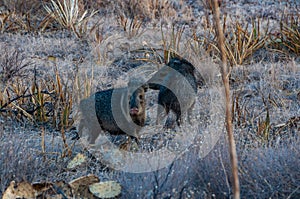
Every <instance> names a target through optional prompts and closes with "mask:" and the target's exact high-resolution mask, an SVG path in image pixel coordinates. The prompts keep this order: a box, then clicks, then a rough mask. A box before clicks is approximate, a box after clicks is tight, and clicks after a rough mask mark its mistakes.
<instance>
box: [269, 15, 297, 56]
mask: <svg viewBox="0 0 300 199" xmlns="http://www.w3.org/2000/svg"><path fill="white" fill-rule="evenodd" d="M299 21H300V15H296V16H294V15H291V16H286V17H283V18H282V19H281V22H280V32H279V34H277V35H275V37H274V38H273V42H272V44H273V47H274V48H275V49H277V50H279V51H281V52H283V53H285V52H287V53H288V52H292V53H295V54H296V55H300V23H299Z"/></svg>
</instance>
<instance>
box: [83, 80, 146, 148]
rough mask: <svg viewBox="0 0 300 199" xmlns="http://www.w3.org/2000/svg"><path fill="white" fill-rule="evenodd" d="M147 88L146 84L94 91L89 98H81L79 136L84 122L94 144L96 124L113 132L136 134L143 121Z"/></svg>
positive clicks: (89, 138)
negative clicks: (81, 116) (81, 115)
mask: <svg viewBox="0 0 300 199" xmlns="http://www.w3.org/2000/svg"><path fill="white" fill-rule="evenodd" d="M146 89H147V88H146V87H145V86H140V87H138V88H136V87H135V86H130V88H129V87H126V88H116V89H109V90H104V91H99V92H96V93H95V94H94V95H93V96H91V97H90V98H88V99H85V100H82V101H81V103H80V109H81V112H82V114H83V118H82V121H81V122H80V125H79V133H80V136H81V135H82V129H83V126H84V125H85V126H87V127H88V128H89V136H88V141H89V143H94V142H95V140H96V139H97V137H98V135H99V133H100V132H99V129H100V128H99V127H101V129H102V130H104V131H108V132H109V133H111V134H113V135H120V134H128V135H130V136H131V137H138V135H137V133H138V131H139V130H140V129H141V127H143V126H144V124H145V117H146V113H145V103H146V102H145V91H146ZM90 107H93V108H94V110H92V108H90ZM91 111H93V112H91ZM96 118H97V119H96ZM99 124H100V126H99Z"/></svg>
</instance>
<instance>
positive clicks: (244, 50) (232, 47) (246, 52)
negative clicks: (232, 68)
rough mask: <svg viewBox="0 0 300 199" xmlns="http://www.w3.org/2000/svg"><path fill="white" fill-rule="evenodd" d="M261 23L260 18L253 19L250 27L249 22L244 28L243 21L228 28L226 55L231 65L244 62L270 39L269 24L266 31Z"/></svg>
mask: <svg viewBox="0 0 300 199" xmlns="http://www.w3.org/2000/svg"><path fill="white" fill-rule="evenodd" d="M260 25H261V22H260V20H259V19H257V20H253V21H252V23H251V25H250V26H251V27H250V28H249V24H247V25H246V27H244V28H243V27H242V24H241V23H239V22H236V23H235V25H234V26H233V27H230V28H229V29H227V30H226V31H227V32H226V34H227V36H226V42H225V46H226V55H227V57H228V59H229V63H230V64H231V65H242V64H244V63H245V62H246V61H247V59H248V58H249V57H251V56H252V55H253V54H254V53H255V52H256V51H258V50H259V49H261V48H263V47H264V45H265V43H266V41H267V40H268V26H267V28H266V30H265V32H262V30H261V29H260ZM224 27H225V22H224ZM230 32H232V33H233V34H230Z"/></svg>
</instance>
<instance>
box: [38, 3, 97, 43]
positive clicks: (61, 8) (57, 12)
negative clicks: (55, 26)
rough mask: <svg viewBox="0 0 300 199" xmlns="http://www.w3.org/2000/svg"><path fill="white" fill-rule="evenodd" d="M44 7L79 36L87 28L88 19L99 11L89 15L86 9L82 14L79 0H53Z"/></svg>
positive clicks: (64, 26)
mask: <svg viewBox="0 0 300 199" xmlns="http://www.w3.org/2000/svg"><path fill="white" fill-rule="evenodd" d="M44 8H45V10H46V11H47V12H48V13H49V14H50V16H51V17H52V18H53V19H54V20H55V21H57V22H58V23H59V24H60V25H61V26H62V27H63V28H66V29H69V30H72V31H73V32H74V33H75V34H76V35H77V36H78V37H81V34H82V32H84V30H85V29H86V26H87V21H88V20H89V19H90V18H91V17H92V16H93V15H94V14H96V13H97V11H93V12H92V13H91V14H90V15H88V11H87V10H85V11H84V12H83V14H80V9H79V5H78V0H63V1H62V0H56V1H54V0H51V4H50V5H44Z"/></svg>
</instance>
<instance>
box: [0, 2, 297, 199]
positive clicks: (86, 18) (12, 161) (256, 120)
mask: <svg viewBox="0 0 300 199" xmlns="http://www.w3.org/2000/svg"><path fill="white" fill-rule="evenodd" d="M203 3H207V1H203ZM186 5H187V2H185V1H162V0H158V1H148V0H144V1H116V3H115V4H112V3H111V2H110V1H107V2H106V1H84V0H82V1H81V0H78V1H77V0H60V1H56V0H53V1H6V0H5V1H3V2H1V3H0V8H1V13H0V31H1V35H0V37H1V40H0V46H1V47H2V48H1V49H4V50H1V55H0V82H1V85H0V89H1V90H0V142H1V144H0V150H1V151H2V152H3V153H2V155H1V156H0V165H1V168H0V169H1V171H2V172H1V176H0V185H1V186H0V195H2V194H3V193H4V190H5V189H6V188H7V187H8V186H9V183H10V182H11V181H12V180H17V181H18V182H21V181H22V180H26V181H30V182H32V181H35V180H40V179H44V180H46V181H47V182H54V181H56V179H53V178H54V176H59V177H58V178H60V179H62V178H66V179H65V180H67V181H70V180H72V179H74V175H75V176H82V175H85V174H88V173H94V174H95V175H97V176H105V177H102V178H106V179H112V180H118V181H119V182H120V183H121V185H122V187H124V189H123V188H122V195H121V198H123V197H124V198H128V197H130V198H135V197H137V196H138V195H139V196H141V197H144V198H150V197H153V198H155V197H156V198H161V197H167V196H170V195H173V196H174V197H177V198H184V197H188V196H191V197H194V198H214V197H216V198H222V197H230V196H231V195H232V190H231V184H232V182H231V181H230V179H229V177H228V176H230V169H229V168H230V166H229V165H230V164H229V158H228V154H227V153H225V152H224V151H226V150H225V149H223V148H222V147H223V145H227V144H228V143H227V142H226V141H223V140H222V141H220V142H219V143H218V146H216V150H214V151H212V152H211V153H210V154H209V155H208V156H206V157H205V158H202V159H201V160H199V159H198V158H199V157H198V151H197V149H196V148H197V147H196V146H197V143H195V145H193V146H195V150H194V148H193V147H191V148H192V149H191V151H189V152H188V153H187V154H186V155H185V156H182V157H181V158H179V159H178V160H177V161H175V162H174V164H172V165H170V166H169V167H167V168H165V169H162V170H160V171H155V172H150V173H147V174H136V175H135V174H128V173H122V172H117V171H111V170H110V171H107V170H104V169H103V167H102V165H101V163H100V162H99V161H98V160H95V158H94V159H93V157H90V159H89V161H88V163H87V165H86V166H85V167H83V168H79V169H75V170H72V171H70V170H68V171H66V170H65V166H66V162H68V161H69V159H68V158H69V156H73V155H75V154H76V153H77V152H78V151H81V150H82V149H81V148H80V147H78V146H75V144H74V143H75V142H76V141H74V140H71V138H72V132H73V131H74V126H76V125H77V124H78V120H79V118H78V115H77V112H78V104H79V102H80V100H81V99H84V98H87V97H88V96H90V95H91V94H92V93H93V91H95V90H96V88H98V89H99V88H100V89H106V88H109V87H114V86H116V85H117V83H116V82H115V79H116V77H124V76H126V74H127V71H129V70H130V69H131V68H134V67H138V66H140V65H141V64H140V62H141V63H152V64H153V63H154V64H156V65H157V66H160V65H161V64H163V63H168V61H169V60H170V59H171V58H172V57H174V56H180V57H184V58H186V59H187V60H189V58H191V56H194V55H197V56H199V58H197V59H195V60H200V61H199V63H196V64H197V65H196V69H197V67H198V66H199V65H201V63H202V62H203V61H204V60H206V59H210V60H212V63H213V62H216V61H218V60H220V59H221V57H220V52H219V51H218V49H217V43H216V42H217V40H216V33H215V31H214V29H213V28H212V24H213V23H212V19H211V11H210V6H209V4H205V5H203V9H205V10H204V11H205V12H204V14H205V16H204V18H205V20H204V21H205V24H204V25H203V24H201V23H202V22H201V23H200V22H199V21H198V18H197V17H195V16H194V14H193V13H192V12H191V11H195V10H193V9H194V8H192V7H193V6H199V5H196V3H194V4H192V5H193V6H191V4H189V5H188V6H186ZM221 6H222V9H225V10H226V6H227V2H226V1H224V2H223V1H222V3H221ZM3 8H4V9H3ZM289 9H292V8H289ZM53 11H54V12H53ZM195 12H197V11H195ZM50 13H51V14H50ZM104 15H105V17H107V18H105V19H108V20H107V21H106V20H103V17H104ZM179 15H180V17H179ZM278 15H280V16H282V17H281V19H280V20H279V21H277V26H276V27H277V28H274V27H273V26H272V27H271V22H270V23H269V20H270V21H271V19H270V18H267V17H266V18H260V17H257V18H252V19H251V20H249V19H248V18H243V17H240V18H239V17H235V16H231V14H230V13H227V16H226V17H225V18H223V19H221V20H222V23H223V28H224V34H225V52H226V58H227V60H228V64H229V65H230V66H231V71H230V81H231V82H230V83H231V84H230V86H231V89H232V90H233V94H232V96H231V102H232V110H231V111H232V113H231V114H232V116H233V118H232V122H233V125H234V129H235V130H234V132H235V134H234V135H235V139H236V140H237V154H238V158H239V162H240V170H239V173H240V174H239V177H240V184H241V196H242V197H244V196H245V197H247V198H248V197H261V196H263V197H266V198H267V197H279V198H281V197H283V198H296V197H297V196H298V195H299V194H300V191H299V184H300V182H299V180H298V178H297V176H298V175H299V170H300V169H298V167H299V166H298V165H300V163H299V159H300V158H299V125H300V124H299V96H300V90H299V85H300V82H299V79H300V77H299V75H300V74H299V58H298V57H297V56H298V55H299V53H300V36H299V35H300V34H299V15H298V14H288V13H278ZM99 19H102V21H101V20H99ZM273 25H274V24H273ZM149 29H150V31H152V33H151V34H152V35H150V36H149V35H148V32H147V31H149ZM25 36H26V37H32V38H34V39H33V40H34V41H35V40H37V42H36V43H38V42H40V45H41V46H43V42H45V39H47V38H51V37H53V45H54V44H55V45H57V46H59V45H60V46H64V45H66V46H68V47H69V46H70V45H69V44H66V43H63V42H64V41H66V40H63V39H64V38H71V39H70V40H68V42H74V41H76V40H79V41H80V42H82V45H83V46H88V47H86V48H87V49H88V50H90V51H89V52H87V53H86V54H83V53H82V52H83V51H82V49H79V48H80V47H78V49H79V50H78V49H76V50H75V51H77V52H76V53H78V52H80V56H70V57H68V56H69V55H72V54H74V53H72V52H71V50H70V51H68V52H67V53H61V52H58V51H60V50H61V48H59V47H57V46H56V47H53V46H43V51H42V52H41V50H40V48H37V49H35V48H36V47H37V46H34V45H32V44H31V45H32V46H29V47H28V48H30V51H29V50H25V51H24V46H22V45H23V44H22V45H16V46H13V44H14V43H13V42H12V38H13V37H18V38H21V39H19V40H20V41H23V40H22V38H23V37H25ZM54 37H62V38H63V39H62V40H61V41H62V42H61V41H60V42H61V43H59V44H57V43H55V41H54V40H55V39H54ZM119 38H121V39H119ZM6 40H7V41H6ZM149 41H150V42H149ZM151 41H152V42H151ZM9 42H12V43H9ZM7 43H9V45H7ZM28 43H29V42H27V43H26V45H27V44H28ZM137 43H138V44H139V45H136V44H137ZM119 44H120V45H119ZM29 45H30V44H29ZM22 48H23V50H19V49H22ZM58 49H59V50H58ZM68 50H69V49H68ZM88 50H86V51H88ZM32 52H34V53H32ZM53 52H54V53H53ZM261 52H263V53H268V55H272V56H273V54H274V55H275V54H276V55H277V54H279V55H280V56H281V58H282V59H280V60H279V62H276V63H273V62H272V61H273V60H272V59H267V60H266V59H264V60H258V59H257V58H256V56H257V54H260V53H261ZM55 53H57V54H55ZM120 55H122V56H123V55H124V57H126V56H127V58H128V57H129V58H128V59H125V58H124V57H122V56H120ZM125 55H126V56H125ZM36 57H38V61H37V58H36ZM74 57H75V58H74ZM120 57H121V58H120ZM70 60H71V61H70ZM128 60H129V61H132V63H133V64H127V63H128ZM67 61H70V64H69V62H68V65H67V66H66V65H63V63H62V62H67ZM49 62H51V63H55V64H53V65H51V64H49ZM194 62H195V61H193V64H194ZM124 65H125V66H126V67H128V68H126V70H125V69H124V68H122V67H123V66H124ZM194 65H195V64H194ZM90 66H93V68H89V67H90ZM107 66H108V68H105V67H107ZM109 67H112V68H109ZM63 68H65V69H64V70H63ZM66 68H67V69H66ZM109 71H114V72H113V74H110V73H109ZM124 74H125V75H124ZM122 75H123V76H122ZM204 78H205V77H204ZM199 123H201V122H199ZM18 129H20V130H18ZM30 129H34V130H33V132H31V130H30ZM72 129H73V130H72ZM222 130H223V129H222ZM222 130H221V131H222ZM20 131H21V132H20ZM22 137H24V139H23V138H22ZM25 137H26V139H25ZM56 139H58V140H59V141H57V140H56ZM30 144H31V145H32V146H31V145H30ZM37 151H38V152H37ZM21 154H22V155H21ZM35 156H37V157H35ZM97 161H98V162H97ZM186 162H190V165H189V169H186V168H183V166H182V165H185V164H186ZM49 165H50V166H49ZM100 165H101V166H100ZM33 170H34V171H35V172H33ZM79 173H80V174H79ZM81 173H82V175H81ZM56 174H57V175H56ZM45 176H46V177H45ZM60 179H57V180H60ZM139 179H141V180H140V181H139ZM145 179H150V180H145ZM141 182H142V184H141ZM141 185H143V186H144V187H145V190H150V191H148V192H146V191H145V190H141V189H140V188H139V187H140V186H141ZM177 185H178V186H177ZM175 187H176V188H177V187H179V189H178V190H175V192H173V189H174V188H175ZM262 194H263V195H262Z"/></svg>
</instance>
